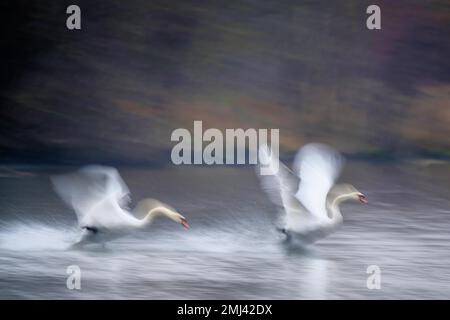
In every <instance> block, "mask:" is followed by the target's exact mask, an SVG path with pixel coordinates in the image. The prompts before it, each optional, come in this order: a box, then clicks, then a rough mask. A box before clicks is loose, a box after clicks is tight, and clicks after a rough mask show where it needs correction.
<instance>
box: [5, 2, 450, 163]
mask: <svg viewBox="0 0 450 320" xmlns="http://www.w3.org/2000/svg"><path fill="white" fill-rule="evenodd" d="M70 4H77V5H79V6H80V7H81V15H82V21H81V24H82V30H78V31H69V30H67V28H66V18H67V17H68V15H67V14H66V8H67V6H68V5H70ZM370 4H377V5H379V6H380V7H381V16H382V30H376V31H370V30H368V29H367V28H366V18H367V17H368V15H367V14H366V8H367V6H368V5H370ZM0 10H1V22H0V23H1V40H0V46H1V48H0V52H1V68H2V70H1V74H0V77H1V78H0V81H1V85H0V161H2V162H3V163H11V162H14V163H52V164H57V163H66V164H67V163H70V164H82V163H88V162H103V163H123V164H133V165H137V164H143V165H152V164H167V163H170V158H169V155H170V150H171V148H172V146H173V145H174V143H172V142H171V141H170V134H171V132H172V130H174V129H176V128H179V127H184V128H188V129H189V130H192V124H193V120H203V127H204V128H208V127H215V128H219V129H222V130H223V129H225V128H239V127H242V128H251V127H254V128H280V142H281V146H280V149H281V152H282V153H283V155H289V154H292V153H293V152H294V151H295V150H296V149H297V148H298V147H300V146H301V145H302V144H304V143H305V142H308V141H323V142H327V143H330V144H332V145H334V146H335V147H337V148H339V149H340V150H342V151H343V152H345V153H346V154H348V155H350V156H352V155H353V156H360V157H361V156H363V157H367V158H373V159H386V158H398V157H410V156H431V157H439V158H442V157H449V156H450V138H449V137H450V72H449V71H450V61H449V60H450V59H449V57H450V45H449V41H448V39H449V35H450V3H449V2H448V1H446V0H430V1H411V0H409V1H400V0H397V1H375V2H374V1H361V0H354V1H347V0H346V1H300V0H288V1H261V0H245V1H173V0H152V1H2V2H1V5H0Z"/></svg>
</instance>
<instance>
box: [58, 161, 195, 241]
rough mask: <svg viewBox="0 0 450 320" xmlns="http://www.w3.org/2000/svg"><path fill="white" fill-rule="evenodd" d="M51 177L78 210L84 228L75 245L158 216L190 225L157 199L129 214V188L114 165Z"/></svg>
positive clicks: (113, 234) (110, 236)
mask: <svg viewBox="0 0 450 320" xmlns="http://www.w3.org/2000/svg"><path fill="white" fill-rule="evenodd" d="M51 180H52V182H53V186H54V189H55V191H56V193H57V194H58V195H59V196H60V197H61V199H62V200H63V201H64V202H65V203H66V204H67V205H69V206H70V207H71V208H73V210H74V211H75V213H76V215H77V218H78V224H79V226H80V227H81V228H82V229H83V234H82V237H81V240H80V241H79V242H77V243H76V244H75V246H80V245H84V244H86V243H90V242H99V243H105V242H106V241H109V240H112V239H115V238H118V237H121V236H124V235H127V234H129V233H131V232H133V231H136V230H139V229H143V228H145V227H147V226H148V225H150V224H151V223H152V222H153V220H154V219H155V218H156V217H158V216H166V217H167V218H169V219H171V220H173V221H175V222H178V223H180V224H182V225H183V226H184V227H185V228H186V229H188V228H189V225H188V223H187V221H186V219H185V218H184V217H183V216H182V215H181V214H179V213H178V212H176V211H175V210H174V209H173V208H171V207H169V206H168V205H166V204H163V203H161V202H159V201H157V200H153V199H144V200H141V201H140V202H139V203H138V205H137V206H136V207H135V209H134V210H133V214H132V213H130V211H129V210H127V205H128V203H129V200H130V197H129V194H130V192H129V189H128V187H127V186H126V184H125V182H124V181H123V180H122V178H121V177H120V175H119V173H118V171H117V170H116V169H114V168H111V167H105V166H87V167H83V168H81V169H80V170H79V171H77V172H75V173H70V174H64V175H57V176H53V177H52V178H51Z"/></svg>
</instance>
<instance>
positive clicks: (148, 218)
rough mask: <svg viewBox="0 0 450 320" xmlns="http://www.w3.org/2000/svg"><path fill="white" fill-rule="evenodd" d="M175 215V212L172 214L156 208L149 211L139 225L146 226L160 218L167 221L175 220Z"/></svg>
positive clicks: (166, 210) (161, 208)
mask: <svg viewBox="0 0 450 320" xmlns="http://www.w3.org/2000/svg"><path fill="white" fill-rule="evenodd" d="M175 215H176V214H175V212H173V211H172V210H170V209H167V208H164V207H156V208H153V209H152V210H150V211H149V212H148V213H147V215H146V216H145V217H144V219H142V220H141V225H142V226H148V225H150V224H151V223H152V222H153V220H154V219H155V218H157V217H160V216H166V217H168V218H169V219H172V220H175Z"/></svg>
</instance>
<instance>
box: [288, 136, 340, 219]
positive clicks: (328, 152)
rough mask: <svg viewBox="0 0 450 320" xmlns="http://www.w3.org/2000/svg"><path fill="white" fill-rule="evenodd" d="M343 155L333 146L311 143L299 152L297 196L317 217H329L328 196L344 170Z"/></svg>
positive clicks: (296, 158)
mask: <svg viewBox="0 0 450 320" xmlns="http://www.w3.org/2000/svg"><path fill="white" fill-rule="evenodd" d="M343 164H344V159H343V157H342V156H341V155H340V154H339V153H338V152H337V151H336V150H334V149H333V148H331V147H329V146H327V145H324V144H320V143H310V144H307V145H305V146H304V147H303V148H301V149H300V151H299V152H298V153H297V155H296V157H295V161H294V170H295V172H297V173H298V175H299V177H300V184H299V188H298V191H297V194H296V198H297V199H298V200H300V202H301V203H302V204H303V205H304V206H305V208H306V209H307V210H308V211H309V212H310V213H311V214H313V215H315V216H316V217H317V218H319V219H322V218H326V217H327V211H326V198H327V194H328V192H329V191H330V189H331V187H332V186H333V185H334V183H335V181H336V179H337V178H338V177H339V174H340V172H341V170H342V167H343Z"/></svg>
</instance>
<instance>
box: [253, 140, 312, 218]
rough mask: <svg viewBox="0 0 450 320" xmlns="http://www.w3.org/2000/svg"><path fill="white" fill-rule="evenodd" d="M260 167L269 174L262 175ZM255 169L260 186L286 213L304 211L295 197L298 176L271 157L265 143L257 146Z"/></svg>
mask: <svg viewBox="0 0 450 320" xmlns="http://www.w3.org/2000/svg"><path fill="white" fill-rule="evenodd" d="M261 167H264V169H265V170H266V172H268V173H269V174H266V175H262V174H261ZM257 169H258V172H257V176H258V177H259V180H260V182H261V186H262V188H263V190H264V191H265V192H266V193H267V195H268V197H269V199H270V200H272V202H273V203H274V204H276V205H278V206H280V207H282V208H283V209H284V210H285V211H286V213H289V212H297V211H298V212H303V211H304V208H302V205H301V203H300V202H299V201H298V199H297V198H296V197H295V193H296V191H297V188H298V184H299V178H298V177H297V176H296V175H295V174H294V173H293V172H292V171H291V170H290V169H289V168H288V167H287V166H285V165H284V164H283V163H282V162H281V161H279V159H278V158H275V157H273V155H272V153H271V150H270V149H269V147H268V146H267V145H262V146H260V148H259V165H258V166H257Z"/></svg>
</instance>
